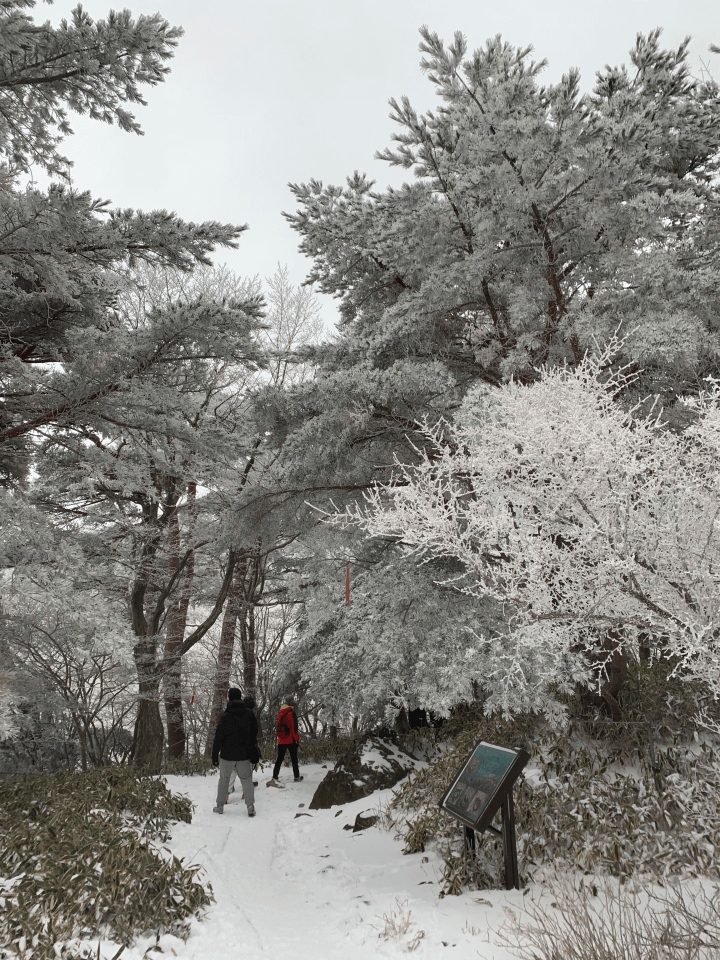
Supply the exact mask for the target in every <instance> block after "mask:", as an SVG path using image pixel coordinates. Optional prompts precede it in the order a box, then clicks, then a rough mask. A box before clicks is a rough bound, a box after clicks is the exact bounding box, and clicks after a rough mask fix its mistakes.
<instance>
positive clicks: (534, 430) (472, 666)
mask: <svg viewBox="0 0 720 960" xmlns="http://www.w3.org/2000/svg"><path fill="white" fill-rule="evenodd" d="M604 359H605V358H603V357H600V358H595V359H591V358H586V359H585V360H584V361H583V362H582V363H581V364H580V365H579V366H578V367H577V368H575V369H573V370H570V369H555V370H545V371H543V373H542V376H541V378H540V379H539V380H538V382H536V383H535V384H533V385H531V386H523V385H521V384H519V383H516V382H512V383H509V384H507V385H506V386H504V387H502V388H500V389H493V390H492V391H489V390H487V389H486V388H484V387H482V386H481V387H476V388H475V389H474V390H472V391H471V392H470V393H469V395H468V397H467V399H466V401H465V402H464V404H463V407H462V409H461V411H460V415H459V416H458V418H457V421H456V423H455V424H453V425H450V424H448V423H444V424H441V425H440V426H438V427H436V428H434V432H433V439H434V449H433V450H432V451H431V453H430V454H428V453H427V452H425V453H420V451H418V453H419V454H420V456H419V463H418V464H417V465H416V466H406V465H404V464H402V463H400V462H397V461H396V462H397V471H396V474H395V477H394V479H393V481H392V482H390V483H389V484H386V485H379V486H377V487H376V488H375V489H374V490H373V491H371V492H370V493H369V494H368V495H367V497H366V500H367V503H366V505H365V506H364V507H353V508H349V509H348V510H346V511H345V512H344V513H342V514H336V515H335V516H333V517H332V518H331V520H332V522H334V523H346V524H347V523H351V524H355V525H358V526H359V527H360V528H361V529H363V530H364V531H365V532H366V533H368V534H370V535H371V536H373V537H389V538H393V539H395V540H397V542H398V543H399V544H400V546H401V547H402V549H403V550H404V551H405V552H406V554H408V555H409V556H410V557H413V558H415V560H416V561H417V562H419V563H420V564H423V563H426V562H428V561H430V560H436V559H438V558H451V559H452V560H454V561H459V563H460V564H461V567H462V571H463V572H462V573H461V575H460V576H456V577H454V578H453V580H452V583H451V585H452V588H453V589H454V590H455V591H458V592H460V593H462V594H464V595H467V596H470V597H473V598H476V599H478V600H487V601H491V602H493V603H494V604H499V605H501V606H502V609H503V611H504V626H503V628H502V629H500V630H497V631H494V632H485V633H484V634H481V633H480V632H478V633H477V634H476V638H475V639H476V644H475V646H474V648H473V650H472V651H471V656H470V657H469V660H468V662H467V669H468V671H469V672H470V674H471V675H474V676H476V677H478V678H479V679H481V681H482V683H483V684H484V685H485V686H486V688H487V690H488V692H489V694H490V698H489V703H488V706H489V707H490V708H491V709H492V708H496V709H497V708H501V709H503V710H504V711H505V712H506V713H512V712H515V711H518V710H526V709H528V708H530V709H541V710H543V711H545V712H546V713H547V714H548V715H550V716H552V717H555V718H556V719H557V718H559V716H560V714H561V709H562V708H561V707H560V705H559V704H558V703H557V702H556V701H555V700H554V698H553V695H552V692H551V691H552V690H553V689H554V690H559V691H560V692H562V691H563V690H565V691H568V690H570V689H571V688H572V686H573V685H574V683H575V682H576V681H577V680H580V679H585V680H589V679H591V678H592V677H594V678H595V679H596V681H597V682H598V683H600V684H601V683H602V679H603V677H604V676H605V675H606V673H605V671H606V667H607V664H608V662H609V660H610V659H611V658H612V657H613V656H616V655H617V653H618V652H619V651H620V652H622V651H625V652H627V651H633V652H635V653H637V652H638V651H639V648H643V649H644V651H646V652H647V653H648V654H649V655H650V656H666V657H669V658H672V659H673V660H674V661H675V662H676V663H677V669H678V670H679V671H680V672H681V673H682V675H683V676H685V677H689V678H694V679H700V680H702V681H703V682H705V683H707V684H708V685H709V687H710V689H711V690H712V693H713V695H714V696H715V697H716V698H717V696H718V695H719V694H720V658H719V657H718V643H717V629H718V617H719V611H718V590H717V585H718V573H717V571H718V569H719V562H720V557H719V556H718V540H717V536H716V528H717V524H718V517H719V516H720V496H719V490H718V471H717V457H718V449H719V447H720V403H719V395H718V393H717V391H716V390H715V388H714V387H713V389H712V390H710V391H709V392H708V393H707V394H705V395H704V396H702V397H701V398H700V399H699V400H698V402H697V419H696V422H695V423H694V425H693V426H692V427H691V428H690V429H688V430H687V431H686V433H685V434H684V435H682V436H679V435H677V434H675V433H673V432H671V431H669V430H667V429H666V428H665V427H664V426H663V422H662V414H661V412H659V411H658V412H656V414H655V415H653V416H651V417H641V416H639V415H638V416H635V415H634V414H633V411H631V412H628V411H626V410H625V409H623V407H622V405H621V404H619V403H618V402H617V400H616V398H615V397H616V394H617V392H618V390H620V389H622V388H623V386H624V385H625V379H624V376H623V374H622V373H621V374H618V375H615V376H612V377H610V378H608V377H607V376H603V367H604ZM446 582H447V583H450V581H446Z"/></svg>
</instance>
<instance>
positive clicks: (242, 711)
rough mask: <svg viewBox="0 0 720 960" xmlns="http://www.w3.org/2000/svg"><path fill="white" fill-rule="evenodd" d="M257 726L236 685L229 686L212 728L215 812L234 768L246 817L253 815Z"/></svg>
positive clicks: (220, 811)
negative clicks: (224, 705) (216, 769)
mask: <svg viewBox="0 0 720 960" xmlns="http://www.w3.org/2000/svg"><path fill="white" fill-rule="evenodd" d="M257 735H258V726H257V720H256V719H255V714H254V713H253V711H252V710H249V709H248V707H247V706H246V704H245V703H243V699H242V693H241V692H240V690H238V689H237V687H231V688H230V689H229V690H228V705H227V709H226V710H225V713H224V714H223V715H222V716H221V717H220V722H219V723H218V725H217V730H216V731H215V739H214V740H213V748H212V762H213V765H214V766H216V767H217V766H219V767H220V777H219V778H218V779H219V783H218V792H217V802H216V804H215V806H214V808H213V810H214V812H215V813H222V812H223V806H224V804H225V799H226V797H227V795H228V784H229V783H230V773H231V771H232V770H233V769H234V770H236V771H237V775H238V777H240V782H241V783H242V788H243V792H244V794H245V804H246V806H247V812H248V816H249V817H254V816H255V787H254V786H253V780H252V766H253V763H255V762H256V761H257V756H258V748H257Z"/></svg>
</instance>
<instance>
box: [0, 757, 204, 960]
mask: <svg viewBox="0 0 720 960" xmlns="http://www.w3.org/2000/svg"><path fill="white" fill-rule="evenodd" d="M0 806H1V807H2V810H3V818H2V826H0V836H1V837H2V842H1V843H0V872H1V873H2V876H3V881H2V887H1V889H0V898H1V899H2V921H1V922H0V937H1V939H0V949H3V948H5V949H10V950H13V951H14V952H15V953H17V954H19V955H20V956H25V957H28V958H30V957H33V958H35V960H53V958H54V957H55V956H57V950H56V944H59V945H60V944H62V943H63V942H64V941H65V942H67V941H70V940H73V939H76V938H87V939H89V938H91V937H92V938H96V937H107V938H109V939H112V940H116V941H119V942H120V943H123V944H129V943H131V942H132V940H133V939H134V937H135V936H137V935H139V934H140V933H143V932H146V931H172V932H173V933H175V934H176V935H180V936H182V935H183V934H184V933H185V932H186V930H187V920H188V918H189V917H192V916H194V915H196V914H197V913H198V912H199V911H200V910H202V908H204V907H205V906H207V905H208V903H209V902H210V899H211V892H210V891H208V890H206V889H205V888H204V887H203V886H202V885H201V884H200V883H198V882H197V880H196V875H197V872H198V868H197V867H193V866H191V865H185V864H183V863H182V862H181V861H179V860H178V859H177V857H174V856H171V855H170V856H168V855H167V852H166V851H165V850H163V848H162V847H161V846H160V845H161V844H162V843H163V842H164V841H165V840H166V839H167V837H168V834H169V826H170V824H171V823H172V822H173V821H176V820H183V821H185V822H186V823H189V822H190V819H191V806H190V802H189V801H188V800H187V799H186V798H185V797H177V796H174V795H173V794H171V793H170V791H169V790H168V789H167V787H166V786H165V784H164V782H163V781H162V780H160V779H158V778H155V777H149V776H147V775H145V774H143V773H138V772H137V771H135V770H133V769H132V768H127V767H125V768H118V767H115V768H111V769H110V768H104V769H96V770H90V771H88V772H87V773H83V774H77V773H72V772H69V771H63V772H58V773H55V774H32V775H25V776H22V777H19V778H17V779H16V780H12V781H9V782H8V783H6V784H4V785H3V786H2V787H0Z"/></svg>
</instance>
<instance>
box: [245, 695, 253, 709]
mask: <svg viewBox="0 0 720 960" xmlns="http://www.w3.org/2000/svg"><path fill="white" fill-rule="evenodd" d="M243 706H244V707H247V708H248V710H254V709H255V697H251V696H247V697H245V699H244V700H243Z"/></svg>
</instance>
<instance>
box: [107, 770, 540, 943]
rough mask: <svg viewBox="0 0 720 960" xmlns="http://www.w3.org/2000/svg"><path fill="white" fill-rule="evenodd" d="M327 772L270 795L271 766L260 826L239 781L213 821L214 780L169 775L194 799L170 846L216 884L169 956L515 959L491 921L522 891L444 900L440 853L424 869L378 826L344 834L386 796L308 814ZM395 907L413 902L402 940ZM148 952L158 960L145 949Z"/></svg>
mask: <svg viewBox="0 0 720 960" xmlns="http://www.w3.org/2000/svg"><path fill="white" fill-rule="evenodd" d="M326 772H327V769H324V768H322V767H320V766H319V765H317V764H308V765H304V766H303V767H302V773H303V775H304V777H305V779H304V781H302V782H301V783H294V782H293V781H292V778H291V777H290V779H289V780H288V774H287V773H286V774H285V777H284V782H285V783H286V784H287V785H286V788H285V789H284V790H278V789H274V788H266V786H265V783H266V781H267V779H268V778H269V776H270V773H269V771H267V770H266V772H265V774H264V775H263V774H260V776H259V777H258V780H259V786H258V787H257V788H256V790H255V807H256V810H257V816H256V817H255V818H253V819H250V818H249V817H248V816H247V812H246V807H245V803H244V801H243V800H241V799H240V796H241V790H240V783H239V781H238V783H237V791H236V793H234V794H232V796H231V802H230V803H229V804H227V805H226V806H225V812H224V814H223V815H222V816H218V815H217V814H215V813H213V811H212V808H213V805H214V802H215V791H216V789H217V778H216V777H215V776H211V777H181V776H168V777H166V778H165V779H166V780H167V783H168V786H169V788H170V789H171V790H172V791H173V792H174V793H182V794H185V795H186V796H188V797H189V798H190V799H191V800H192V802H193V803H194V804H195V811H194V813H193V820H192V823H190V824H186V823H178V824H175V825H174V827H173V829H172V838H171V840H170V842H169V844H168V847H169V848H170V849H171V850H172V852H173V853H174V854H175V855H176V856H178V857H181V858H183V860H184V861H185V862H186V863H196V864H201V865H202V867H203V873H202V874H201V877H202V879H203V880H209V881H210V883H211V884H212V888H213V893H214V896H215V902H214V903H212V904H211V906H210V907H209V909H208V910H207V914H206V917H205V919H204V920H202V921H197V920H194V921H193V922H192V926H191V934H190V937H189V938H188V940H187V941H186V942H185V943H183V942H182V941H181V940H179V939H178V938H176V937H173V936H169V935H166V936H164V937H161V938H160V941H159V944H158V946H159V947H160V948H161V949H162V951H163V954H164V955H166V956H167V955H170V956H173V954H174V955H175V956H178V957H182V958H185V960H211V958H218V960H223V958H226V957H227V958H228V960H229V958H236V957H238V956H247V957H248V958H255V957H258V958H265V957H268V958H270V957H272V958H279V957H287V958H290V957H292V958H293V960H340V958H342V960H360V958H366V957H372V956H385V957H396V956H408V955H409V953H410V951H409V945H411V946H412V945H413V943H414V944H415V945H416V946H415V949H414V950H412V952H411V955H412V956H414V957H416V958H418V960H421V958H425V960H431V958H432V960H436V958H442V957H444V956H447V957H448V958H456V960H465V958H473V960H476V958H478V957H481V958H488V960H490V958H495V960H509V958H510V957H511V956H513V954H511V953H510V952H509V951H508V950H507V949H506V948H503V947H501V946H498V945H496V943H495V937H494V936H493V933H492V931H489V926H490V927H492V928H493V930H497V929H499V928H500V927H501V926H502V925H503V923H504V922H506V921H507V919H508V917H507V916H506V914H505V912H504V910H505V909H507V908H508V907H510V908H513V907H514V908H517V907H518V906H519V905H520V901H521V900H522V891H520V892H518V891H505V890H493V891H483V892H482V893H477V892H471V893H466V894H464V895H462V896H460V897H445V898H443V899H439V898H438V893H439V890H440V884H439V882H438V872H439V867H440V860H439V858H438V857H437V856H436V855H434V854H428V856H427V858H426V859H425V862H423V856H422V855H421V854H416V855H414V856H403V853H402V844H401V843H400V842H397V841H395V840H393V834H392V833H388V832H386V831H384V830H380V829H378V828H377V827H374V828H370V829H368V830H363V831H360V832H358V833H353V832H352V831H351V830H344V829H343V827H345V826H346V825H348V824H350V825H352V824H353V823H354V822H355V818H356V816H357V814H358V813H362V812H375V810H376V809H377V807H378V804H379V803H381V802H383V801H384V802H387V800H388V799H389V798H390V795H391V791H389V790H384V791H380V792H378V793H375V794H373V795H372V796H370V797H366V798H364V799H363V800H359V801H357V802H355V803H351V804H346V805H345V806H342V807H333V808H331V809H330V810H308V805H309V803H310V800H311V799H312V796H313V793H314V792H315V789H316V787H317V785H318V784H319V782H320V781H321V780H322V778H323V776H324V775H325V773H326ZM301 804H304V806H300V805H301ZM296 814H305V815H303V816H299V817H298V816H296ZM308 814H309V815H308ZM478 898H479V899H481V900H483V901H485V902H484V903H478V902H476V901H477V900H478ZM398 900H399V901H400V903H403V902H404V901H407V903H406V906H405V911H407V910H408V909H409V910H410V914H411V920H412V926H410V927H409V929H408V930H407V931H406V932H405V933H404V934H402V935H401V936H399V937H398V938H393V939H381V938H380V937H379V933H380V932H381V931H383V930H384V929H385V927H386V924H385V922H384V920H383V915H384V914H387V915H388V916H390V915H391V914H392V913H393V912H394V913H395V914H396V916H398V919H399V918H400V911H399V908H398ZM421 931H422V932H423V935H422V936H419V934H420V932H421ZM154 944H155V938H154V937H153V938H152V940H149V939H148V938H143V939H141V940H139V941H138V942H137V944H136V945H135V946H134V947H133V948H130V949H128V950H127V951H126V952H125V953H124V954H123V960H139V958H142V957H143V956H144V953H145V951H146V950H148V948H149V947H152V946H154ZM445 944H446V945H447V946H445ZM109 946H110V945H109V944H107V947H109ZM103 952H104V953H105V954H106V955H107V956H108V957H111V956H112V955H113V954H112V953H111V952H107V951H106V950H105V949H103ZM153 956H155V957H157V956H159V954H157V953H154V952H152V951H151V952H150V953H148V957H153Z"/></svg>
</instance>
